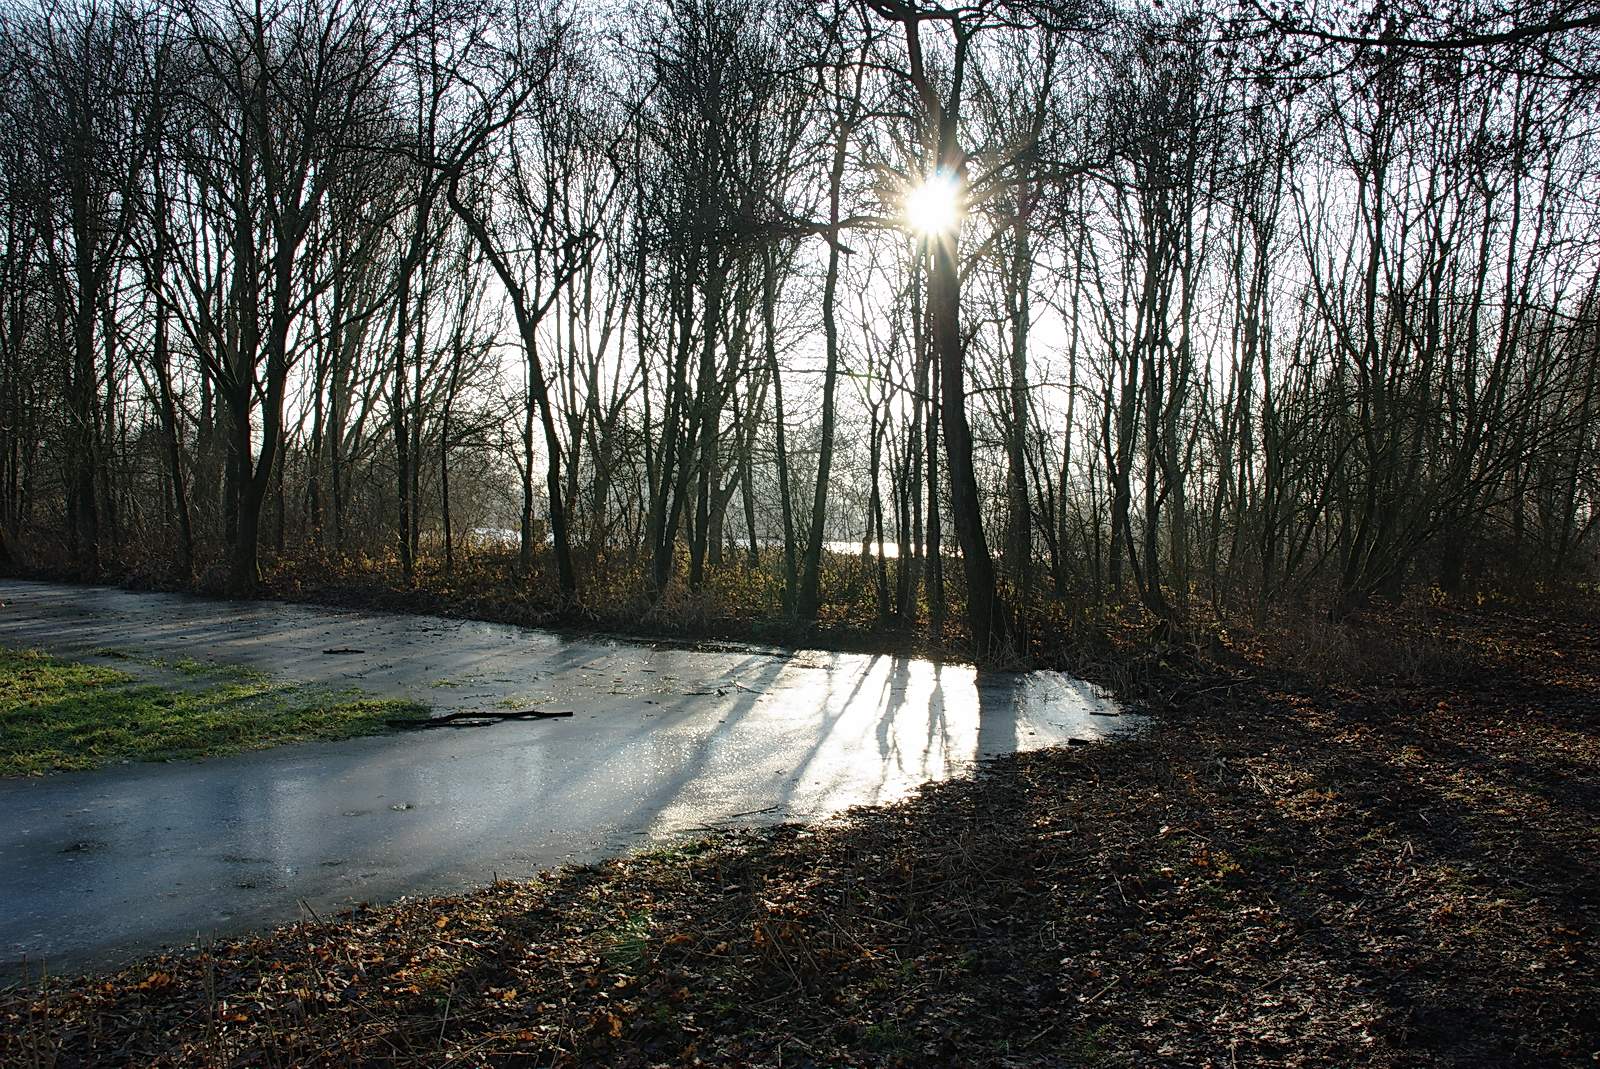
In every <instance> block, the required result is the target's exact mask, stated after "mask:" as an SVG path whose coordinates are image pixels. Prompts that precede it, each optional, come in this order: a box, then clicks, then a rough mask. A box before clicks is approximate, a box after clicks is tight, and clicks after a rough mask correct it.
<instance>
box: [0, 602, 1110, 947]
mask: <svg viewBox="0 0 1600 1069" xmlns="http://www.w3.org/2000/svg"><path fill="white" fill-rule="evenodd" d="M0 602H4V607H3V608H0V645H4V646H8V647H11V648H32V649H40V650H46V651H48V652H51V653H55V654H58V655H62V656H69V657H73V658H77V659H82V660H86V661H90V662H94V663H105V664H111V665H115V666H116V667H119V668H123V669H125V670H129V671H132V672H134V673H135V674H138V675H140V676H142V677H144V678H146V679H150V680H152V681H156V682H162V683H166V684H169V685H182V684H183V682H184V678H185V677H183V676H182V674H181V673H175V672H173V671H172V670H171V669H170V668H163V667H160V666H151V665H147V664H141V663H140V662H141V661H151V660H156V661H165V662H168V663H171V662H175V661H177V660H179V659H183V658H190V659H195V660H201V661H207V660H214V661H217V662H221V663H224V664H232V665H246V666H250V667H253V668H257V669H261V670H264V671H267V672H270V673H271V674H272V675H273V676H274V677H275V678H276V679H278V680H282V681H285V682H293V683H296V684H302V685H304V686H306V687H307V688H309V689H331V690H339V691H344V690H350V691H352V692H354V691H356V690H359V691H360V692H362V693H365V694H372V695H379V696H385V697H400V698H410V699H415V700H417V701H422V702H425V703H427V704H429V705H431V706H432V707H433V709H434V711H435V712H436V713H450V712H462V711H486V712H492V711H494V710H496V709H505V708H517V709H523V708H538V709H544V710H549V711H566V710H570V711H572V712H573V714H574V715H573V716H572V717H571V718H564V719H549V720H530V721H503V722H500V723H497V724H493V725H491V726H486V727H461V728H448V727H445V728H431V729H428V730H425V731H408V732H401V733H398V734H395V735H392V736H384V737H379V738H364V739H353V740H349V741H346V742H337V743H317V744H309V745H299V746H283V747H278V748H276V749H271V750H259V751H254V752H251V753H246V754H240V755H237V756H232V757H225V758H210V759H206V760H204V761H195V762H183V763H165V764H160V763H157V764H147V763H139V764H129V765H117V766H113V767H111V768H106V769H101V770H99V771H94V772H76V773H64V774H59V775H53V776H46V777H33V778H10V779H4V780H0V960H4V961H9V963H11V967H10V968H8V969H6V970H5V971H6V972H7V973H9V972H13V971H16V968H15V967H16V966H17V965H18V964H20V962H21V960H22V957H23V955H27V957H28V960H29V961H30V962H32V963H34V968H35V969H36V968H37V963H38V962H39V961H40V959H43V960H44V962H45V964H46V967H47V968H49V969H50V970H51V971H92V970H99V969H106V968H112V967H116V966H119V965H123V964H126V963H128V962H130V961H132V960H135V959H137V958H139V957H141V956H144V955H147V954H149V953H151V952H154V951H157V950H160V949H162V948H166V947H177V946H183V945H187V944H191V943H194V942H195V941H197V940H200V941H203V940H205V939H207V938H210V937H212V936H215V935H236V934H241V933H245V932H249V931H252V930H257V929H263V928H267V927H270V926H273V925H276V924H281V923H285V922H288V921H293V920H296V919H298V918H300V917H302V916H305V915H308V914H315V915H318V916H326V915H331V914H333V913H336V912H337V911H338V910H340V909H345V908H348V907H350V906H353V905H355V904H356V903H359V902H377V903H381V902H388V901H393V900H394V899H396V898H398V897H400V896H403V895H425V894H426V895H431V894H445V893H452V892H457V891H461V890H465V889H468V888H471V887H476V886H481V885H483V884H486V883H488V882H490V881H491V880H492V879H494V878H495V877H497V876H498V877H500V878H511V879H515V878H523V877H528V876H531V875H535V874H537V873H539V872H541V871H544V870H548V869H551V868H554V867H556V866H559V865H562V864H569V863H579V862H587V861H595V860H598V859H600V858H603V857H610V856H615V855H617V854H619V853H623V852H627V851H631V850H637V849H642V848H648V847H650V846H651V845H653V844H657V843H663V842H670V841H672V840H674V839H679V838H682V837H684V836H688V835H693V834H696V833H701V832H704V831H706V830H709V829H716V828H721V827H729V826H739V825H748V824H755V823H767V822H775V821H782V820H817V819H823V818H825V817H827V816H829V815H831V814H835V813H838V812H840V811H842V810H845V809H847V808H849V807H851V806H854V805H870V804H876V803H882V802H888V801H893V800H895V799H897V798H901V797H904V796H905V795H906V794H907V793H909V792H910V791H912V790H913V789H914V788H915V787H916V786H917V785H919V784H921V783H925V782H928V781H931V780H939V779H945V778H949V777H951V776H954V775H959V774H961V773H963V772H966V771H968V770H970V769H971V768H972V767H973V766H974V764H975V762H977V761H979V760H981V759H982V758H984V757H987V756H993V755H999V754H1002V753H1008V752H1012V751H1017V750H1029V749H1036V748H1040V747H1046V746H1057V745H1063V744H1066V743H1067V741H1068V740H1069V739H1077V740H1093V739H1096V738H1099V737H1102V736H1104V735H1107V734H1109V733H1111V732H1114V731H1117V730H1127V729H1131V728H1134V727H1136V726H1137V724H1138V722H1139V718H1137V717H1132V716H1125V715H1124V716H1115V715H1105V714H1115V713H1116V712H1117V710H1116V707H1115V706H1114V705H1112V704H1110V703H1109V702H1107V701H1105V700H1104V699H1102V698H1100V697H1098V696H1097V695H1096V694H1095V692H1094V691H1093V689H1092V688H1091V687H1090V686H1089V685H1088V684H1086V683H1084V682H1082V681H1079V680H1075V679H1072V678H1070V677H1066V676H1062V675H1059V674H1057V673H1053V672H1030V673H1026V674H1005V673H986V674H983V675H981V676H980V675H978V674H976V673H974V671H973V670H971V669H969V668H960V667H952V666H940V665H935V664H931V663H928V662H925V661H916V660H911V659H907V658H903V657H891V656H874V655H866V654H841V653H830V652H822V651H812V650H802V651H791V650H778V649H762V648H757V647H743V646H736V645H721V646H718V647H717V648H714V649H683V648H657V647H653V646H652V645H650V644H648V643H640V642H633V641H628V640H622V639H606V638H593V639H582V640H574V639H570V638H566V637H562V636H559V635H556V634H553V633H550V632H545V631H538V630H533V629H530V628H522V627H515V626H511V625H505V624H491V623H483V622H478V621H468V620H455V619H445V618H440V617H430V616H401V615H391V614H385V613H371V612H350V611H344V610H337V609H326V608H318V607H309V606H303V605H290V604H284V603H280V602H260V601H258V602H242V603H233V602H220V601H210V600H205V599H198V598H190V597H185V596H182V595H170V594H145V593H133V592H129V591H124V590H119V589H114V588H107V587H79V586H63V585H54V584H45V583H32V582H20V581H0ZM329 650H346V651H357V652H341V653H329V652H325V651H329ZM130 655H131V658H132V659H130Z"/></svg>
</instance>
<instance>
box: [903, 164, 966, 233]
mask: <svg viewBox="0 0 1600 1069" xmlns="http://www.w3.org/2000/svg"><path fill="white" fill-rule="evenodd" d="M960 221H961V186H960V183H959V182H958V181H957V180H956V179H955V178H954V177H953V176H949V175H943V174H940V175H935V176H934V177H932V178H930V179H928V180H927V181H926V182H924V183H923V184H922V185H920V186H917V187H915V188H914V189H912V190H911V192H909V193H907V194H906V224H907V225H908V226H910V227H911V229H912V230H914V231H916V232H917V233H919V234H943V233H947V232H949V231H951V230H954V229H955V228H956V224H957V223H959V222H960Z"/></svg>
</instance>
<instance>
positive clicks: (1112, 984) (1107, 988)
mask: <svg viewBox="0 0 1600 1069" xmlns="http://www.w3.org/2000/svg"><path fill="white" fill-rule="evenodd" d="M1121 982H1122V977H1120V976H1113V977H1112V978H1111V982H1110V983H1109V984H1107V985H1106V986H1105V987H1102V988H1101V989H1100V990H1098V991H1096V992H1095V993H1094V994H1092V995H1090V996H1089V997H1088V998H1086V999H1084V1000H1083V1004H1084V1005H1085V1006H1087V1005H1088V1004H1089V1003H1091V1002H1093V1001H1094V1000H1095V999H1097V998H1099V997H1100V996H1101V995H1103V994H1105V993H1106V992H1107V991H1110V990H1111V989H1112V988H1113V987H1116V986H1117V985H1118V984H1120V983H1121Z"/></svg>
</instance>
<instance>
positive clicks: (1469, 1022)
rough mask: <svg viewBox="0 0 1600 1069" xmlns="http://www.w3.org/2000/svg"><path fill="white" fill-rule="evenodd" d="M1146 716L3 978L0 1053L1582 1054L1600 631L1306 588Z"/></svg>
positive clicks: (1162, 671) (779, 1058)
mask: <svg viewBox="0 0 1600 1069" xmlns="http://www.w3.org/2000/svg"><path fill="white" fill-rule="evenodd" d="M1117 672H1118V673H1120V679H1121V682H1122V683H1123V685H1124V688H1125V689H1128V690H1139V691H1141V692H1142V693H1143V696H1144V700H1145V702H1146V704H1147V705H1148V707H1149V708H1150V709H1151V710H1152V711H1155V712H1157V713H1158V718H1157V722H1156V724H1155V726H1153V727H1152V728H1151V729H1150V730H1149V731H1148V732H1147V733H1145V734H1144V735H1143V736H1141V737H1138V738H1133V739H1126V740H1122V741H1118V742H1113V743H1110V744H1106V745H1099V746H1092V747H1083V748H1070V749H1064V750H1056V751H1045V752H1041V753H1035V754H1029V755H1023V756H1017V757H1013V758H1008V759H1006V760H1004V761H1001V762H998V763H996V764H994V765H992V766H990V767H989V768H988V769H987V771H986V772H984V773H983V774H980V775H979V776H977V777H976V778H973V779H969V780H964V781H955V782H950V783H945V784H940V785H935V786H930V787H928V788H926V789H925V790H923V791H922V792H921V794H920V795H919V796H918V797H916V798H914V799H912V800H910V801H908V802H905V803H902V804H899V805H895V806H891V807H886V808H881V809H872V810H865V811H855V812H852V813H851V814H849V815H848V816H847V817H845V818H842V819H838V820H834V821H831V822H829V823H827V824H824V825H820V826H817V827H811V828H806V827H800V826H796V825H784V826H780V827H777V828H769V829H764V830H750V831H740V832H732V833H728V834H725V835H722V836H717V837H713V838H710V839H707V840H704V841H701V842H698V843H694V844H689V845H687V846H685V847H684V848H682V849H679V850H675V851H672V852H669V853H664V854H658V855H651V856H642V857H635V858H630V859H623V860H619V861H614V862H609V863H606V864H604V865H601V866H597V867H589V868H582V869H574V870H564V871H562V872H558V873H554V874H551V875H550V876H549V877H548V878H547V879H544V880H541V881H537V882H534V883H529V884H517V885H512V884H500V885H497V886H494V887H491V888H488V889H485V890H483V891H481V892H478V893H476V894H473V895H470V896H466V897H461V898H445V899H428V900H416V901H410V902H405V903H402V904H400V905H398V906H395V907H392V908H389V909H383V910H360V911H356V912H353V913H351V914H349V915H346V916H341V917H321V918H319V917H313V916H309V915H308V916H307V918H306V920H305V921H304V922H303V923H302V924H299V925H295V926H292V927H290V928H286V929H283V930H280V931H278V932H275V933H273V934H271V935H267V936H263V937H261V938H257V939H250V940H242V941H237V942H227V943H223V942H219V943H217V944H216V945H215V946H213V947H211V948H209V950H208V951H206V952H204V953H190V954H184V955H174V956H169V957H164V958H159V959H154V960H151V961H148V962H145V963H143V964H141V965H139V966H137V967H135V968H132V969H129V970H127V971H125V972H122V973H119V974H117V975H114V976H98V977H76V978H64V979H50V980H48V981H47V982H46V983H45V984H43V985H38V984H35V985H33V986H31V987H30V988H29V989H26V990H21V989H14V990H12V991H10V992H8V993H5V994H4V995H0V1022H3V1024H0V1061H3V1062H4V1063H5V1064H16V1065H47V1066H49V1065H53V1066H61V1067H67V1066H97V1067H100V1066H121V1065H161V1066H166V1065H174V1066H176V1065H185V1066H219V1065H252V1066H256V1065H260V1066H285V1067H286V1066H322V1065H327V1066H375V1067H376V1066H443V1065H467V1066H496V1067H499V1066H551V1065H556V1066H577V1065H617V1066H654V1065H730V1066H733V1065H737V1066H773V1067H777V1066H785V1067H795V1066H807V1065H810V1066H832V1065H841V1066H846V1065H848V1066H913V1065H916V1066H921V1065H950V1066H956V1065H960V1066H1081V1065H1116V1066H1227V1067H1230V1069H1231V1067H1233V1066H1264V1065H1285V1066H1326V1067H1352V1066H1384V1067H1412V1066H1415V1067H1423V1066H1427V1067H1433V1066H1439V1067H1443V1066H1457V1067H1464V1066H1508V1067H1509V1066H1592V1065H1595V1064H1597V1062H1600V971H1597V969H1600V702H1597V695H1600V689H1597V688H1600V639H1597V635H1596V631H1595V628H1594V620H1593V618H1592V616H1590V615H1589V614H1588V613H1587V612H1586V611H1581V610H1572V609H1570V608H1569V609H1567V610H1562V611H1556V610H1548V611H1545V610H1530V609H1515V610H1512V609H1503V608H1502V609H1476V608H1474V609H1471V610H1453V611H1446V610H1440V609H1419V610H1408V611H1404V612H1402V611H1398V610H1377V609H1375V610H1371V611H1369V612H1367V613H1365V614H1364V615H1362V616H1361V617H1360V618H1352V619H1348V620H1345V621H1343V622H1341V623H1339V624H1337V625H1335V624H1332V623H1328V622H1327V621H1325V620H1317V619H1312V618H1309V617H1308V618H1305V619H1301V620H1297V621H1287V622H1283V623H1281V624H1280V625H1278V626H1277V627H1276V628H1275V629H1274V628H1267V629H1264V630H1263V632H1262V633H1261V634H1260V635H1259V636H1252V637H1250V638H1249V639H1248V640H1247V639H1245V638H1232V639H1230V638H1229V637H1228V636H1226V635H1224V634H1220V633H1219V634H1218V636H1217V637H1216V638H1215V639H1213V640H1212V641H1211V642H1210V643H1208V644H1207V645H1206V646H1205V647H1204V648H1198V647H1191V648H1189V649H1186V650H1184V649H1166V648H1160V647H1158V648H1155V649H1145V650H1142V651H1140V652H1139V653H1138V656H1137V657H1133V658H1130V659H1126V660H1125V661H1124V662H1123V663H1121V665H1120V667H1118V668H1117Z"/></svg>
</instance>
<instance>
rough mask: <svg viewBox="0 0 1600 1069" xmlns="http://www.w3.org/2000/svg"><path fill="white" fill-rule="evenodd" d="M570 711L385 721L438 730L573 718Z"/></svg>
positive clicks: (397, 725)
mask: <svg viewBox="0 0 1600 1069" xmlns="http://www.w3.org/2000/svg"><path fill="white" fill-rule="evenodd" d="M572 715H573V714H572V712H571V711H570V710H569V711H567V712H564V713H546V712H541V711H540V710H538V709H522V710H519V711H517V712H505V713H451V714H449V715H448V716H423V717H396V718H395V719H392V720H388V721H385V723H387V724H388V725H389V726H390V727H392V728H436V727H439V726H440V725H442V724H454V723H456V721H459V720H470V721H473V723H470V724H458V725H457V726H458V727H487V726H488V725H490V724H496V723H499V722H500V721H502V720H549V719H553V718H555V717H561V716H572Z"/></svg>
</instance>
